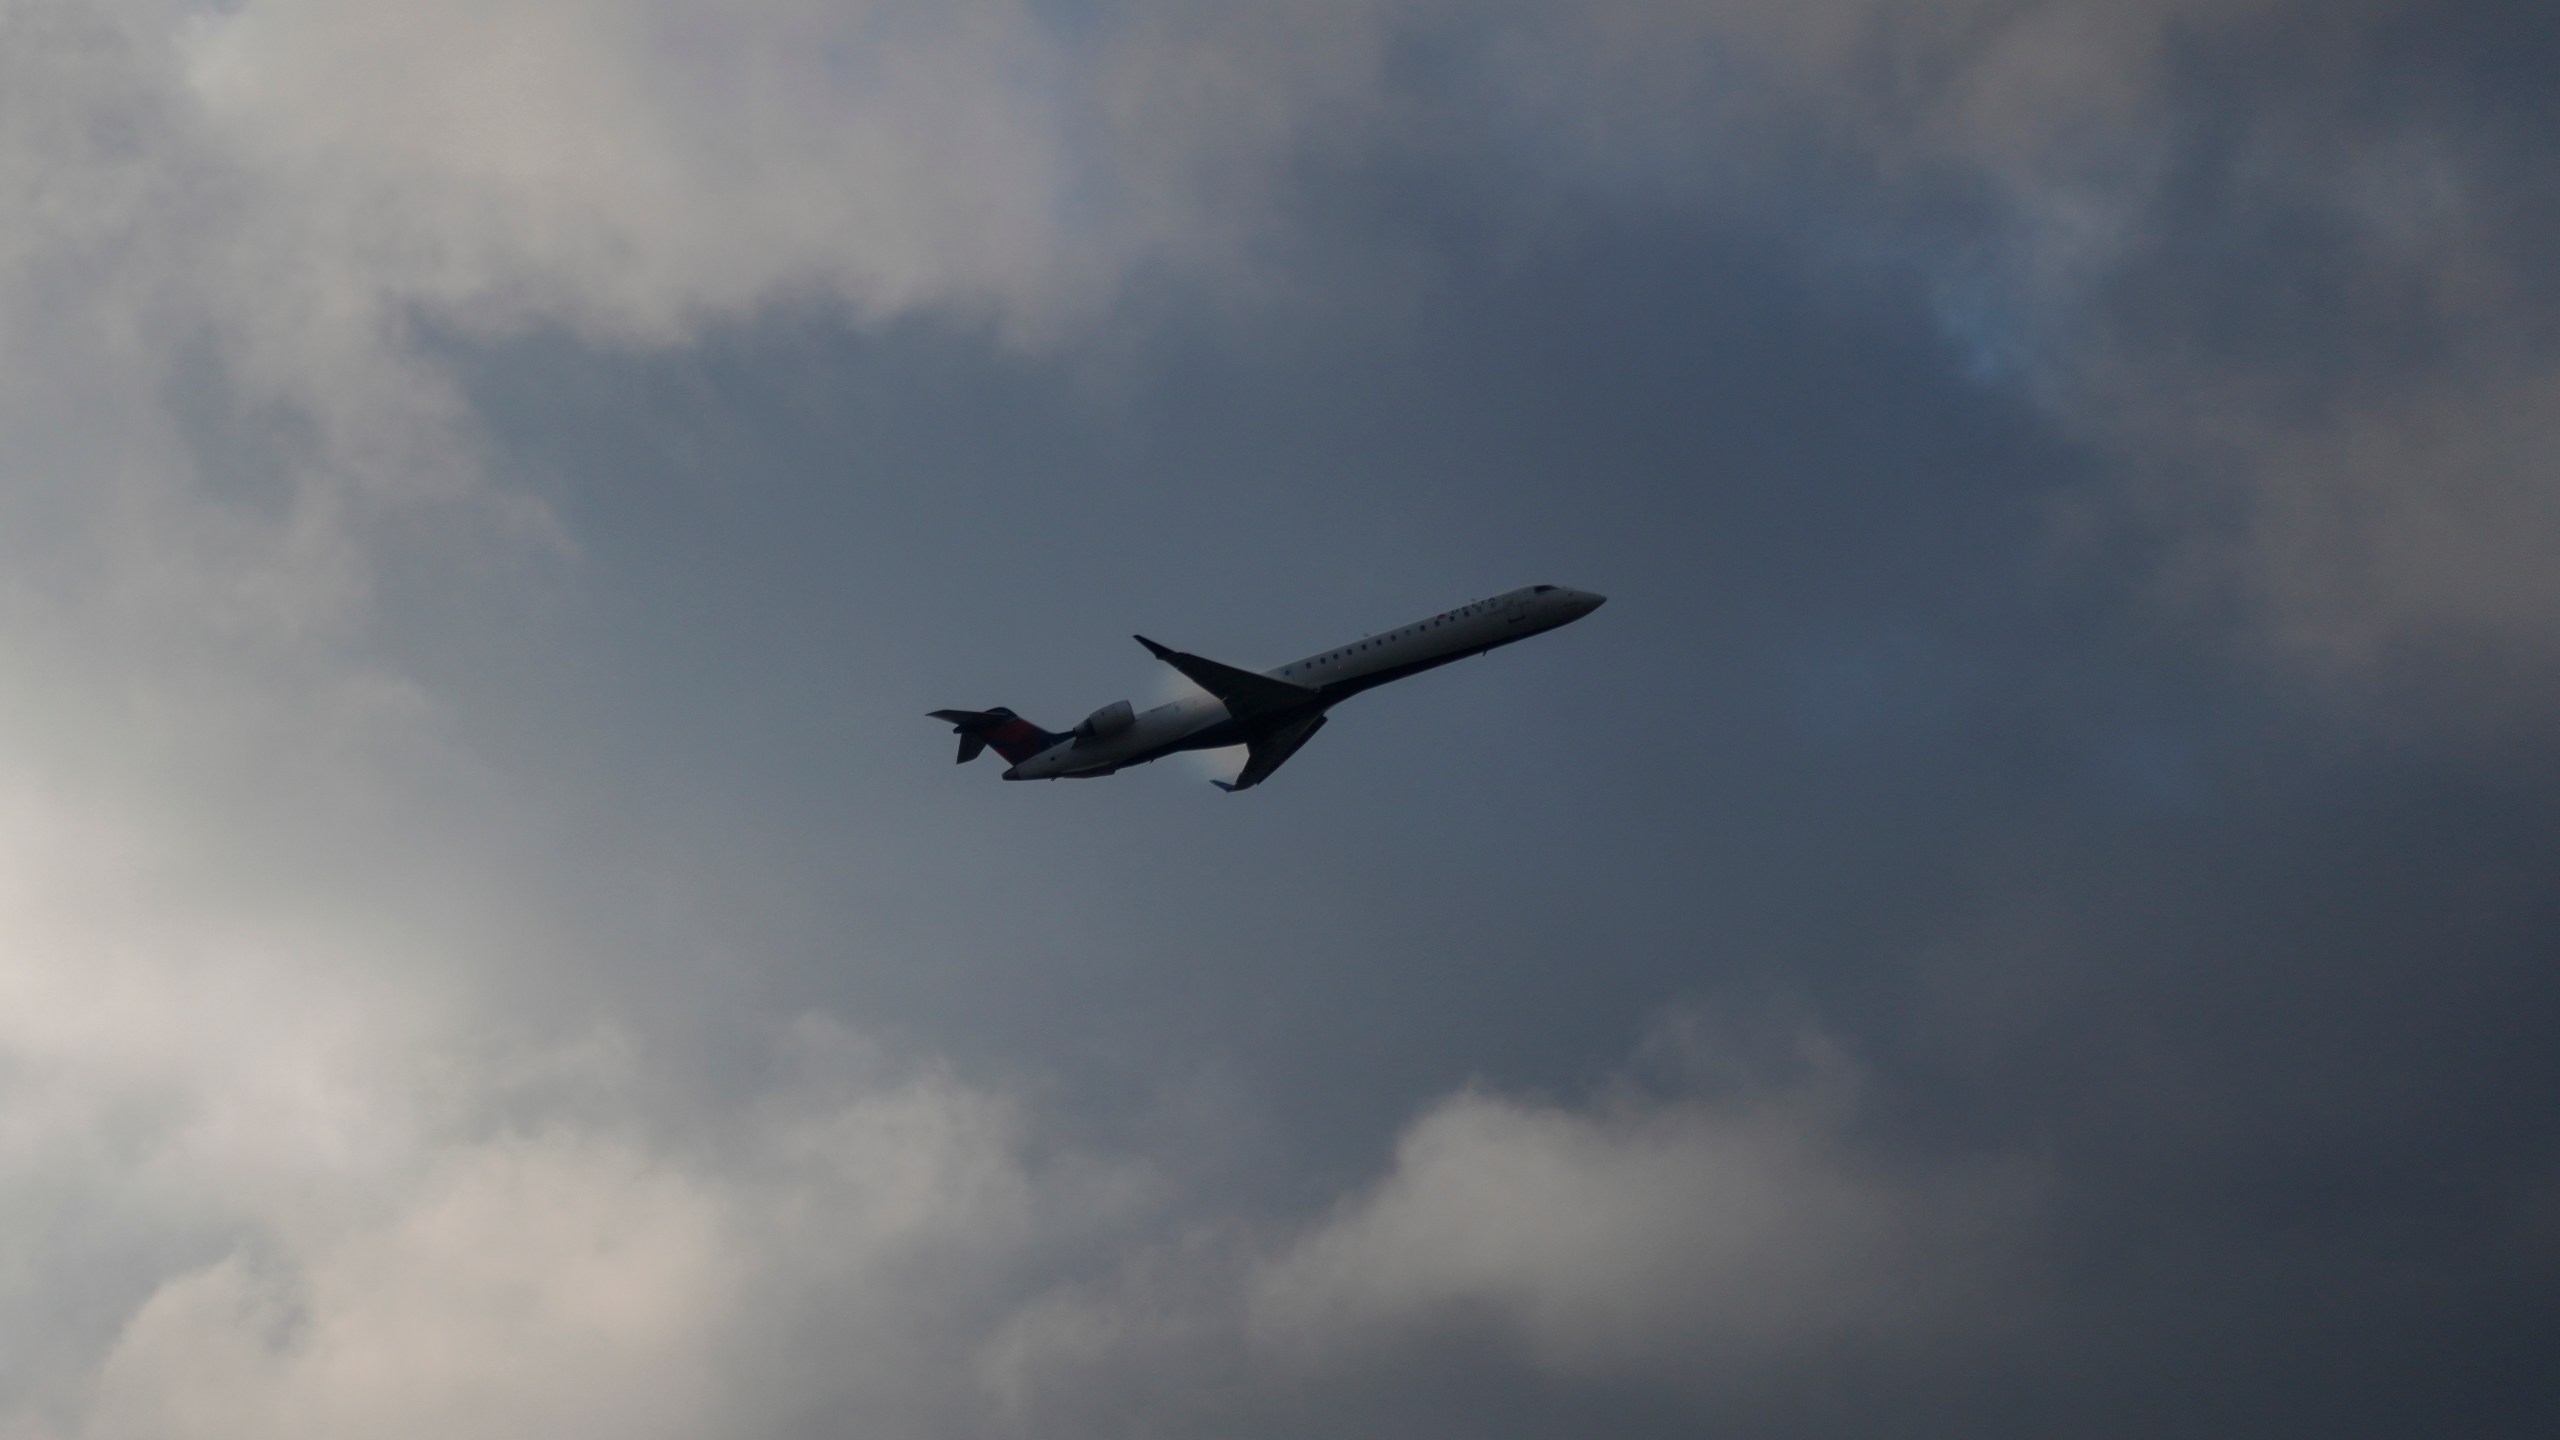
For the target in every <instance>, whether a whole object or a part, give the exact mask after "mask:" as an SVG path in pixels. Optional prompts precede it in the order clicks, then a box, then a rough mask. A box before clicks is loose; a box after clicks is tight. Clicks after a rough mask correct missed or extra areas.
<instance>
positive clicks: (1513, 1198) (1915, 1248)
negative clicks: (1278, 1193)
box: [1252, 1059, 2033, 1383]
mask: <svg viewBox="0 0 2560 1440" xmlns="http://www.w3.org/2000/svg"><path fill="white" fill-rule="evenodd" d="M1823 1063H1824V1069H1825V1071H1826V1072H1827V1073H1818V1074H1816V1075H1815V1076H1813V1077H1811V1078H1809V1079H1806V1080H1803V1081H1800V1082H1797V1083H1795V1084H1793V1085H1790V1086H1789V1087H1787V1088H1784V1089H1781V1090H1777V1091H1774V1092H1770V1093H1765V1094H1759V1095H1745V1096H1739V1097H1702V1098H1686V1099H1646V1098H1637V1097H1633V1096H1620V1097H1615V1098H1611V1099H1607V1100H1604V1101H1602V1102H1601V1103H1598V1104H1596V1105H1594V1106H1591V1107H1588V1108H1566V1107H1560V1106H1555V1105H1551V1104H1539V1103H1533V1102H1528V1101H1522V1100H1517V1099H1512V1098H1507V1097H1503V1096H1498V1095H1493V1094H1488V1093H1484V1092H1481V1091H1470V1092H1467V1093H1464V1094H1460V1095H1457V1096H1453V1097H1451V1098H1449V1099H1448V1100H1445V1101H1443V1102H1441V1103H1440V1104H1438V1105H1436V1106H1434V1107H1432V1108H1431V1109H1430V1110H1429V1111H1428V1112H1426V1113H1425V1114H1423V1115H1422V1116H1421V1117H1420V1118H1418V1119H1417V1120H1415V1121H1414V1123H1413V1124H1412V1125H1411V1126H1409V1127H1408V1128H1407V1129H1406V1131H1405V1133H1404V1135H1403V1137H1402V1139H1401V1140H1400V1141H1399V1142H1398V1144H1397V1147H1396V1155H1395V1163H1394V1166H1393V1168H1392V1170H1391V1171H1390V1173H1389V1174H1388V1175H1387V1177H1386V1178H1385V1179H1384V1180H1383V1181H1381V1182H1380V1183H1379V1184H1378V1185H1377V1186H1376V1187H1375V1188H1374V1189H1373V1190H1371V1191H1369V1192H1368V1193H1366V1194H1364V1195H1362V1196H1360V1197H1359V1198H1358V1199H1356V1200H1354V1201H1352V1202H1350V1203H1348V1204H1346V1205H1344V1206H1343V1207H1342V1208H1341V1209H1340V1210H1339V1211H1337V1213H1335V1214H1334V1215H1333V1216H1332V1217H1331V1218H1330V1219H1329V1220H1327V1221H1326V1222H1325V1223H1324V1224H1323V1225H1322V1226H1320V1227H1318V1228H1317V1229H1316V1230H1314V1231H1313V1232H1312V1233H1310V1234H1309V1235H1307V1236H1306V1237H1304V1238H1303V1239H1302V1240H1300V1241H1299V1242H1297V1243H1296V1244H1295V1245H1294V1246H1293V1247H1292V1248H1291V1249H1290V1250H1289V1251H1288V1253H1286V1254H1285V1255H1283V1256H1281V1257H1279V1258H1278V1259H1277V1260H1275V1261H1273V1262H1272V1263H1271V1264H1270V1265H1269V1266H1267V1267H1266V1268H1265V1269H1264V1270H1263V1271H1262V1272H1261V1273H1260V1274H1259V1275H1258V1276H1257V1277H1256V1281H1255V1288H1254V1292H1253V1297H1252V1299H1253V1312H1254V1322H1255V1327H1256V1329H1257V1331H1258V1332H1259V1333H1260V1334H1261V1335H1263V1336H1264V1337H1265V1338H1266V1340H1268V1341H1269V1342H1271V1343H1274V1344H1278V1345H1282V1346H1285V1347H1288V1348H1291V1349H1295V1350H1299V1351H1304V1352H1310V1353H1313V1354H1315V1355H1318V1356H1322V1357H1325V1358H1327V1359H1329V1360H1331V1361H1333V1362H1335V1363H1340V1362H1342V1361H1344V1360H1347V1359H1351V1358H1352V1357H1357V1356H1358V1355H1360V1354H1361V1353H1363V1352H1364V1351H1365V1350H1367V1349H1369V1348H1370V1347H1372V1346H1373V1345H1375V1344H1376V1343H1377V1342H1378V1341H1379V1340H1380V1339H1382V1338H1393V1337H1394V1336H1396V1335H1398V1334H1400V1333H1401V1334H1407V1335H1409V1334H1412V1333H1415V1332H1426V1333H1427V1332H1428V1331H1429V1330H1431V1329H1433V1328H1435V1327H1437V1328H1447V1327H1452V1326H1457V1327H1462V1328H1463V1327H1467V1326H1487V1325H1489V1326H1491V1327H1492V1328H1493V1329H1494V1330H1496V1331H1497V1332H1498V1333H1500V1334H1501V1335H1503V1336H1504V1337H1506V1338H1507V1339H1508V1340H1509V1341H1510V1342H1512V1343H1513V1344H1516V1345H1517V1346H1518V1347H1519V1349H1520V1350H1521V1351H1522V1353H1524V1354H1525V1355H1526V1357H1527V1358H1529V1359H1530V1360H1531V1361H1532V1362H1533V1363H1535V1364H1537V1365H1539V1366H1540V1367H1542V1368H1544V1369H1547V1370H1550V1371H1553V1372H1556V1373H1559V1374H1565V1375H1579V1376H1608V1375H1621V1376H1623V1375H1636V1376H1642V1377H1649V1378H1652V1379H1655V1380H1658V1381H1684V1382H1688V1383H1702V1382H1704V1381H1706V1380H1708V1379H1710V1378H1711V1377H1717V1376H1722V1377H1733V1376H1738V1375H1742V1374H1748V1373H1751V1372H1755V1371H1761V1370H1765V1369H1766V1368H1768V1367H1769V1366H1771V1365H1773V1364H1778V1363H1783V1362H1786V1361H1789V1360H1794V1359H1801V1358H1803V1357H1806V1356H1808V1355H1812V1354H1821V1353H1828V1354H1837V1353H1838V1350H1839V1347H1842V1346H1849V1347H1853V1348H1856V1347H1864V1348H1878V1349H1885V1350H1891V1349H1893V1348H1895V1347H1898V1346H1910V1345H1913V1344H1916V1343H1924V1342H1926V1343H1944V1342H1948V1341H1952V1340H1955V1339H1957V1338H1959V1337H1961V1336H1962V1335H1964V1334H1965V1333H1966V1332H1968V1331H1979V1330H1980V1329H1981V1328H1982V1327H1983V1326H1984V1325H1985V1324H1986V1323H1988V1322H1989V1319H1990V1317H1991V1315H1992V1314H1993V1313H1994V1311H1995V1310H1997V1309H1999V1308H2002V1307H2004V1306H2007V1305H2012V1304H2014V1303H2015V1302H2016V1300H2017V1299H2018V1298H2020V1297H2018V1296H2017V1295H2015V1294H2010V1293H2004V1292H2006V1291H2007V1290H2008V1286H2007V1283H2006V1281H2007V1277H2006V1276H2004V1274H2003V1271H2004V1269H2005V1268H2006V1267H2007V1266H2008V1265H2009V1264H2010V1263H2011V1261H2012V1260H2013V1259H2014V1254H2013V1253H2012V1250H2011V1247H2012V1246H2014V1245H2015V1244H2016V1243H2017V1241H2018V1238H2019V1236H2020V1234H2021V1232H2022V1230H2023V1227H2024V1225H2025V1222H2026V1221H2027V1220H2028V1217H2029V1216H2030V1214H2031V1212H2032V1204H2033V1198H2032V1188H2033V1187H2032V1181H2031V1179H2030V1177H2029V1175H2028V1174H2027V1172H2025V1171H2023V1170H2019V1169H2015V1168H2011V1167H2003V1166H1999V1165H1978V1166H1964V1165H1952V1166H1947V1167H1945V1168H1942V1169H1938V1170H1935V1171H1932V1172H1930V1173H1923V1174H1919V1175H1909V1174H1896V1173H1894V1171H1893V1170H1892V1169H1891V1168H1890V1167H1888V1166H1886V1165H1884V1164H1882V1163H1881V1162H1880V1158H1879V1157H1877V1156H1875V1155H1872V1154H1867V1153H1863V1152H1862V1149H1861V1147H1860V1146H1859V1144H1858V1143H1857V1142H1856V1141H1855V1140H1854V1139H1853V1138H1852V1133H1853V1132H1852V1130H1851V1128H1850V1123H1849V1122H1850V1117H1851V1111H1850V1108H1849V1096H1848V1082H1847V1078H1846V1076H1845V1073H1844V1072H1843V1071H1841V1069H1840V1068H1839V1065H1838V1062H1837V1061H1836V1059H1833V1060H1826V1061H1825V1062H1823ZM1995 1297H1996V1298H1995Z"/></svg>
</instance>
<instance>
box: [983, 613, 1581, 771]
mask: <svg viewBox="0 0 2560 1440" xmlns="http://www.w3.org/2000/svg"><path fill="white" fill-rule="evenodd" d="M1602 599H1603V597H1602V596H1599V595H1595V594H1592V593H1591V592H1589V591H1587V590H1572V589H1567V588H1566V587H1564V586H1561V585H1527V586H1522V587H1521V588H1520V589H1517V590H1513V591H1509V592H1507V593H1505V594H1501V595H1496V596H1494V597H1493V598H1492V599H1490V600H1478V601H1475V602H1473V603H1471V604H1466V605H1461V606H1459V607H1457V608H1456V609H1454V610H1444V611H1442V612H1440V613H1439V614H1437V615H1432V616H1429V617H1426V618H1424V619H1421V620H1416V621H1414V622H1413V623H1412V624H1410V625H1399V626H1397V627H1396V628H1395V629H1392V630H1387V631H1383V632H1381V633H1378V634H1375V635H1368V636H1364V637H1362V638H1361V639H1358V640H1355V641H1353V642H1351V643H1350V644H1348V645H1338V646H1335V647H1334V648H1333V649H1330V650H1326V651H1322V652H1320V653H1317V654H1314V655H1309V656H1307V657H1306V658H1305V659H1302V660H1292V661H1290V662H1289V663H1288V664H1286V665H1281V666H1277V667H1275V668H1273V669H1269V670H1265V671H1262V672H1261V673H1262V674H1263V675H1265V676H1267V677H1269V678H1270V679H1273V680H1279V681H1283V682H1286V683H1287V684H1290V685H1295V686H1299V687H1302V688H1304V689H1306V690H1307V691H1309V692H1310V695H1309V698H1308V701H1307V703H1306V704H1305V705H1303V706H1300V707H1298V708H1297V709H1296V711H1294V712H1293V713H1294V714H1297V715H1307V714H1321V713H1323V712H1324V711H1325V710H1326V709H1328V708H1330V707H1332V706H1333V705H1335V704H1337V703H1339V702H1340V701H1343V700H1346V699H1349V698H1350V697H1351V696H1353V695H1357V694H1359V693H1360V692H1361V691H1363V690H1368V689H1372V688H1374V687H1376V686H1379V685H1383V684H1386V683H1388V682H1389V681H1392V680H1401V679H1403V678H1404V677H1406V676H1408V675H1412V674H1416V673H1418V672H1420V671H1423V670H1428V669H1430V668H1432V667H1434V666H1437V665H1445V664H1447V663H1449V662H1450V661H1453V660H1462V659H1465V658H1466V657H1467V656H1470V655H1478V654H1482V653H1483V652H1485V651H1487V650H1491V649H1493V648H1494V647H1496V646H1499V645H1508V644H1510V643H1511V642H1512V641H1515V640H1525V639H1527V638H1528V637H1530V636H1532V635H1537V634H1540V633H1543V632H1545V631H1548V630H1553V629H1555V628H1556V627H1557V626H1559V625H1567V624H1571V623H1572V622H1573V621H1576V620H1579V619H1581V618H1582V617H1583V616H1585V615H1588V614H1590V613H1591V612H1592V611H1594V610H1597V609H1599V608H1600V605H1601V602H1602ZM1256 722H1260V723H1263V724H1269V723H1273V722H1272V717H1269V716H1255V717H1252V718H1251V719H1250V720H1248V721H1246V722H1239V721H1237V720H1236V718H1235V717H1234V716H1233V715H1231V714H1230V713H1229V711H1228V708H1227V706H1226V705H1225V704H1224V703H1222V702H1221V701H1219V700H1218V699H1216V698H1215V697H1213V696H1209V695H1189V696H1185V697H1184V698H1182V699H1179V700H1174V701H1169V702H1167V703H1165V704H1162V705H1158V706H1156V707H1155V708H1154V709H1152V710H1143V711H1140V712H1138V714H1137V716H1136V718H1135V719H1134V720H1133V721H1132V722H1131V723H1130V724H1129V725H1128V726H1127V727H1126V728H1124V729H1121V730H1119V731H1116V732H1114V733H1111V734H1107V735H1091V736H1080V737H1074V738H1070V739H1067V740H1063V741H1061V742H1059V743H1058V744H1056V745H1053V746H1050V747H1049V748H1048V749H1046V750H1043V751H1041V752H1040V753H1039V754H1037V755H1034V756H1032V757H1030V758H1029V759H1027V760H1024V761H1022V762H1020V763H1019V764H1016V765H1015V766H1014V767H1013V768H1012V769H1010V770H1007V771H1006V772H1005V778H1006V779H1008V780H1053V779H1059V778H1063V777H1067V776H1079V775H1107V774H1109V773H1111V772H1112V771H1114V770H1118V769H1121V768H1123V767H1126V766H1129V765H1137V764H1143V763H1145V762H1146V761H1149V760H1153V759H1157V758H1158V757H1160V756H1163V755H1167V754H1170V753H1172V752H1174V751H1177V750H1209V749H1216V748H1219V747H1221V746H1226V745H1241V744H1245V743H1246V742H1247V741H1249V740H1251V739H1253V733H1252V726H1253V724H1254V723H1256Z"/></svg>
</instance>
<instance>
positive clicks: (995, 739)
mask: <svg viewBox="0 0 2560 1440" xmlns="http://www.w3.org/2000/svg"><path fill="white" fill-rule="evenodd" d="M932 715H933V718H934V719H936V720H948V721H950V722H951V733H952V734H954V735H957V736H959V737H960V761H959V763H961V764H963V765H966V764H968V763H969V762H970V761H972V760H975V759H977V758H978V752H979V751H981V750H984V749H986V748H987V747H988V746H990V745H992V746H994V747H995V752H996V753H997V754H999V755H1001V756H1003V757H1004V758H1005V762H1006V763H1007V764H1012V765H1019V764H1021V763H1022V762H1023V761H1025V760H1028V759H1030V758H1031V757H1032V756H1034V755H1037V754H1039V753H1040V752H1041V751H1043V750H1046V749H1048V748H1049V747H1050V746H1052V745H1055V744H1057V743H1058V742H1059V741H1061V740H1064V739H1066V738H1067V737H1066V736H1064V735H1052V734H1050V733H1049V732H1048V731H1046V730H1043V729H1041V728H1040V727H1039V726H1037V725H1034V724H1032V723H1031V722H1030V721H1028V720H1025V719H1023V718H1022V717H1021V716H1019V715H1016V714H1014V713H1013V712H1012V711H1010V710H1007V709H1006V708H1004V707H1003V706H1001V705H999V706H997V707H996V708H994V709H993V710H936V711H933V712H932Z"/></svg>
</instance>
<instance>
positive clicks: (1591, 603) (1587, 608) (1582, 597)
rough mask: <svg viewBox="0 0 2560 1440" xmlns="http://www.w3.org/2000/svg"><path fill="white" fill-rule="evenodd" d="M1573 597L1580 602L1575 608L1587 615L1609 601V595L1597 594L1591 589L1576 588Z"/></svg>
mask: <svg viewBox="0 0 2560 1440" xmlns="http://www.w3.org/2000/svg"><path fill="white" fill-rule="evenodd" d="M1573 598H1574V599H1575V600H1576V601H1577V602H1579V603H1578V604H1577V605H1576V606H1575V608H1576V609H1578V610H1580V611H1581V612H1582V613H1583V614H1585V615H1588V614H1590V613H1591V612H1592V611H1594V610H1597V609H1599V608H1600V607H1601V606H1603V605H1606V604H1608V603H1609V597H1608V596H1606V595H1601V594H1597V593H1595V592H1593V591H1589V590H1576V591H1574V592H1573Z"/></svg>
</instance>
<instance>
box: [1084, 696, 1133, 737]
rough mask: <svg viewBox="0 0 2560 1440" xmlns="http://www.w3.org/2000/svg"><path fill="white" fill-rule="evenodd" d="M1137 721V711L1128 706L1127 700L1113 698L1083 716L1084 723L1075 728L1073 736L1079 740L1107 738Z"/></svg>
mask: <svg viewBox="0 0 2560 1440" xmlns="http://www.w3.org/2000/svg"><path fill="white" fill-rule="evenodd" d="M1137 723H1138V712H1137V711H1136V710H1135V709H1132V708H1131V707H1130V705H1129V702H1128V701H1126V700H1114V701H1112V702H1111V703H1110V704H1108V705H1105V706H1103V707H1102V708H1101V709H1099V710H1096V711H1094V712H1093V713H1092V714H1090V715H1087V716H1086V717H1084V723H1083V724H1081V725H1078V726H1077V727H1076V729H1075V736H1076V738H1077V739H1079V740H1102V739H1107V738H1109V737H1111V736H1113V735H1117V734H1119V733H1120V732H1121V731H1123V730H1126V729H1128V728H1129V727H1130V726H1132V725H1135V724H1137Z"/></svg>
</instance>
